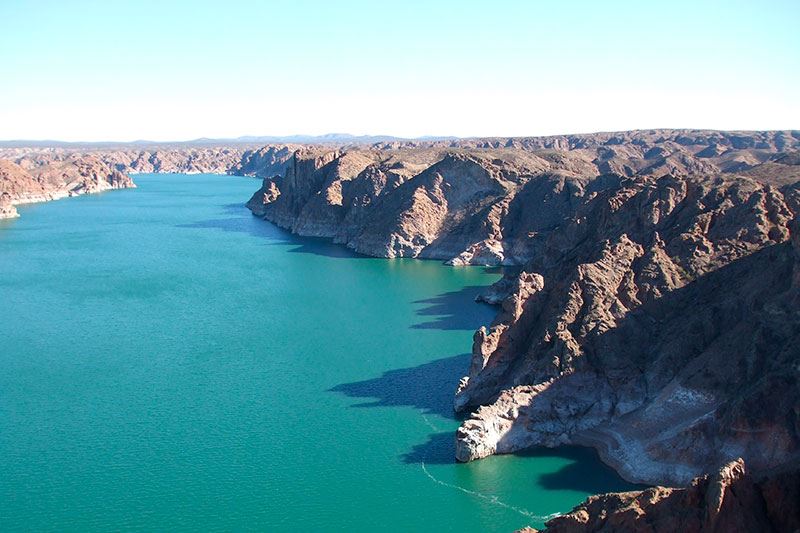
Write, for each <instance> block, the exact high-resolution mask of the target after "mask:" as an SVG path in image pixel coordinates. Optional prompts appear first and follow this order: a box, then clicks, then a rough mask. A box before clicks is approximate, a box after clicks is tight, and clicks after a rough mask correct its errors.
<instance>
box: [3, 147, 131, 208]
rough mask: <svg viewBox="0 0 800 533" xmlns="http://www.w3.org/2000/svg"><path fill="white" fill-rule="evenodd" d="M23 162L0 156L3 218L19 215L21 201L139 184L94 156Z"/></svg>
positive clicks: (63, 196)
mask: <svg viewBox="0 0 800 533" xmlns="http://www.w3.org/2000/svg"><path fill="white" fill-rule="evenodd" d="M20 162H21V163H22V164H18V163H15V162H13V161H10V160H7V159H0V218H16V217H18V216H19V212H18V211H17V209H16V207H15V206H17V205H21V204H30V203H37V202H48V201H51V200H58V199H61V198H67V197H70V196H78V195H81V194H91V193H97V192H102V191H108V190H112V189H125V188H132V187H136V184H135V183H134V182H133V180H132V179H131V178H130V177H129V176H128V175H126V174H124V173H122V172H120V171H119V170H116V169H114V168H111V167H110V166H108V165H107V164H105V163H104V162H103V161H101V160H100V159H98V158H96V157H94V156H91V155H84V154H72V155H70V156H69V157H66V158H64V159H58V160H47V159H40V160H35V161H34V160H21V161H20Z"/></svg>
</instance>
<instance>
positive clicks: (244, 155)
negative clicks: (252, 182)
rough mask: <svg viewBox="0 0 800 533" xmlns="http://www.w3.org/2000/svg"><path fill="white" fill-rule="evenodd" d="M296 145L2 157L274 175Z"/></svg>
mask: <svg viewBox="0 0 800 533" xmlns="http://www.w3.org/2000/svg"><path fill="white" fill-rule="evenodd" d="M293 149H294V148H293V147H291V146H287V145H276V146H265V147H261V148H252V147H247V146H243V145H232V146H201V145H198V146H183V145H180V146H172V145H165V146H156V147H149V148H144V147H139V146H135V145H131V146H120V147H115V148H98V147H86V148H80V149H79V148H42V147H33V148H5V149H0V158H2V159H7V160H9V161H12V162H15V163H17V164H19V165H20V166H22V167H24V168H26V169H33V168H37V167H41V166H44V165H49V164H54V163H56V162H65V161H68V160H69V159H70V158H74V157H76V156H92V157H95V158H97V159H99V160H100V161H102V162H103V163H104V164H106V165H108V166H109V167H111V168H114V169H116V170H119V171H120V172H123V173H128V174H139V173H178V174H199V173H210V174H234V175H239V176H258V177H265V176H272V175H274V174H277V173H283V172H284V171H285V168H286V164H287V162H288V161H289V159H291V156H292V152H293Z"/></svg>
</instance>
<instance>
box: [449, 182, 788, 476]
mask: <svg viewBox="0 0 800 533" xmlns="http://www.w3.org/2000/svg"><path fill="white" fill-rule="evenodd" d="M793 217H794V214H793V211H792V210H791V209H790V208H789V206H788V205H787V202H786V199H785V197H784V195H783V194H782V193H781V192H780V191H779V190H778V189H776V188H775V187H773V186H771V185H769V184H764V183H759V182H757V181H755V180H752V179H749V178H741V177H737V176H719V175H718V176H715V177H708V178H706V177H702V178H701V177H681V178H679V177H675V176H664V177H661V178H650V177H647V178H642V179H632V180H626V181H623V182H622V183H621V184H620V187H619V188H615V189H609V190H607V191H604V192H602V193H600V194H598V195H597V196H596V197H595V198H593V199H592V200H591V201H589V202H587V203H586V204H585V205H583V206H582V207H581V208H580V209H579V211H578V213H577V214H576V216H575V217H574V219H573V220H571V221H570V222H568V223H566V224H564V225H563V226H562V227H560V228H559V229H557V230H556V231H554V232H553V233H552V234H551V235H550V237H549V239H548V242H547V244H546V245H545V246H544V247H543V248H542V253H541V254H540V255H538V256H537V257H536V258H534V259H532V260H531V261H530V262H529V263H528V264H527V265H526V266H525V267H524V270H523V273H522V274H520V275H519V282H518V284H517V287H516V288H515V289H514V290H513V291H512V293H511V295H510V296H509V297H508V298H507V299H506V300H505V301H504V302H503V306H502V311H501V313H500V314H499V315H498V317H497V319H496V320H495V322H494V323H493V324H492V325H491V326H490V327H489V328H488V329H482V330H480V331H479V332H478V333H477V334H476V336H475V344H474V346H473V355H472V365H471V368H470V373H469V375H468V376H467V377H466V378H464V379H463V380H462V383H461V384H460V386H459V388H458V391H457V393H456V408H457V409H459V410H464V409H468V408H470V407H472V406H476V407H478V408H477V410H475V411H474V412H473V414H472V415H471V416H470V417H468V419H467V420H465V422H464V423H463V424H462V426H461V428H460V429H459V430H458V433H457V458H458V459H459V460H472V459H477V458H480V457H484V456H486V455H490V454H492V453H508V452H513V451H516V450H519V449H521V448H525V447H528V446H533V445H544V446H557V445H561V444H581V445H590V446H594V447H596V448H597V449H598V450H599V452H600V454H601V457H602V458H603V459H604V460H605V461H606V462H608V463H609V464H611V465H612V466H614V467H615V468H616V469H617V470H618V471H619V472H620V473H621V474H622V475H623V476H624V477H626V478H627V479H629V480H632V481H643V482H662V483H671V484H683V483H686V482H688V481H689V480H690V479H691V478H692V477H694V476H696V475H698V474H701V473H703V472H709V471H712V470H714V469H716V468H718V467H719V466H720V465H721V464H724V463H725V462H727V461H729V460H731V459H732V458H735V457H740V456H741V457H745V459H746V460H747V461H748V463H749V464H750V465H751V467H752V468H753V469H754V470H756V471H764V470H766V469H769V468H772V467H775V466H777V465H780V464H782V463H784V462H786V461H789V460H791V459H793V458H794V457H795V456H796V455H797V453H798V451H800V432H799V431H798V429H800V418H799V417H800V415H798V412H800V387H799V386H798V377H799V376H798V371H797V367H798V363H800V312H798V308H797V302H798V298H799V297H798V290H797V289H798V287H797V284H796V283H792V276H793V272H794V271H795V269H796V262H797V260H796V250H793V247H792V245H791V243H790V242H788V240H789V236H790V223H791V221H792V218H793ZM531 279H536V282H535V283H534V284H531V283H530V281H529V280H531ZM765 402H768V403H772V404H774V405H776V410H775V411H772V410H764V409H762V408H761V406H763V405H764V404H765ZM777 413H786V414H785V415H783V416H781V415H778V414H777Z"/></svg>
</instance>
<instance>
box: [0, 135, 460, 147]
mask: <svg viewBox="0 0 800 533" xmlns="http://www.w3.org/2000/svg"><path fill="white" fill-rule="evenodd" d="M454 139H458V137H446V136H441V137H437V136H424V137H417V138H409V137H395V136H392V135H351V134H349V133H326V134H324V135H302V134H300V135H243V136H241V137H236V138H211V137H199V138H197V139H191V140H188V141H149V140H146V139H139V140H136V141H58V140H52V139H45V140H30V139H14V140H8V141H0V148H112V147H118V146H125V147H130V146H176V145H177V146H208V145H231V144H247V145H253V144H259V145H263V144H373V143H379V142H380V143H384V142H396V141H411V140H420V141H445V140H454Z"/></svg>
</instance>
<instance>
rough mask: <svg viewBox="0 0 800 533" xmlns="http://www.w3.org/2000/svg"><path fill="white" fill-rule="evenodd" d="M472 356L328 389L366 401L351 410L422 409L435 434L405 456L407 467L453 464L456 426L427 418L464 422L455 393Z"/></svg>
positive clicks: (433, 363)
mask: <svg viewBox="0 0 800 533" xmlns="http://www.w3.org/2000/svg"><path fill="white" fill-rule="evenodd" d="M469 359H470V355H469V354H466V353H464V354H459V355H454V356H451V357H444V358H442V359H437V360H435V361H430V362H428V363H424V364H421V365H419V366H415V367H409V368H400V369H394V370H387V371H386V372H384V373H383V374H381V375H380V376H378V377H376V378H372V379H367V380H364V381H355V382H352V383H342V384H340V385H336V386H335V387H333V388H331V389H329V390H328V392H334V393H339V394H344V395H345V396H348V397H350V398H361V399H365V401H364V402H361V403H356V404H353V405H351V406H350V407H352V408H355V409H364V408H370V407H412V408H414V409H418V410H419V411H420V412H421V414H422V416H423V418H424V420H426V421H427V423H428V425H430V426H431V430H432V431H433V433H431V435H430V436H429V437H428V440H427V441H426V442H424V443H422V444H418V445H416V446H414V447H413V448H412V450H410V451H409V452H408V453H406V454H404V455H403V456H402V461H403V462H404V463H407V464H412V463H423V462H424V463H428V464H452V463H453V462H455V459H454V457H455V440H454V433H453V428H452V424H448V428H442V430H441V431H440V430H439V428H438V427H437V426H436V425H435V423H434V422H431V421H430V420H428V418H427V416H426V415H437V416H438V417H441V418H445V419H450V420H451V421H455V420H460V418H461V417H460V416H458V415H456V413H455V412H454V411H453V390H454V387H455V383H456V382H457V380H458V377H459V376H461V375H463V373H464V370H465V369H466V368H467V367H468V365H469Z"/></svg>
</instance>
